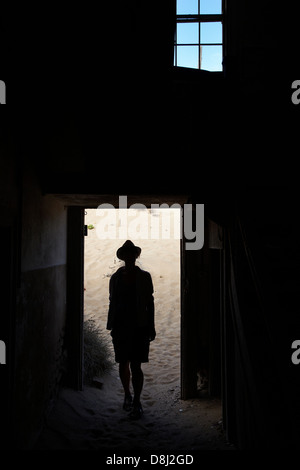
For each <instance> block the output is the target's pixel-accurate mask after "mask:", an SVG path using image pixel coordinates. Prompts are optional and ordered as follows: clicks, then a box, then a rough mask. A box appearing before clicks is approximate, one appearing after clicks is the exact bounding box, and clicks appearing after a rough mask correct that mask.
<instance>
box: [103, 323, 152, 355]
mask: <svg viewBox="0 0 300 470" xmlns="http://www.w3.org/2000/svg"><path fill="white" fill-rule="evenodd" d="M111 336H112V341H113V346H114V351H115V361H116V362H127V361H129V362H133V361H134V362H149V349H150V341H149V331H148V328H135V329H133V330H127V329H122V330H119V331H118V330H115V329H114V330H112V332H111Z"/></svg>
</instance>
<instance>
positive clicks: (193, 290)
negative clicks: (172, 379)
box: [67, 196, 223, 399]
mask: <svg viewBox="0 0 300 470" xmlns="http://www.w3.org/2000/svg"><path fill="white" fill-rule="evenodd" d="M103 198H104V196H103ZM102 200H103V199H102ZM171 201H172V200H171ZM173 201H174V199H173ZM113 202H114V203H115V204H114V205H115V206H117V202H116V201H113ZM167 202H168V204H172V202H170V200H168V201H167ZM180 202H181V203H182V202H183V203H184V200H181V201H180ZM96 207H97V205H96V204H90V205H88V204H85V205H82V206H80V207H79V206H77V207H75V206H74V207H69V209H68V238H69V241H68V291H67V305H68V312H69V314H68V319H69V320H68V325H67V336H68V340H67V342H68V350H69V358H70V361H69V363H70V367H69V369H70V370H69V374H70V380H69V384H70V385H71V386H74V388H77V389H82V387H83V381H82V378H83V376H82V372H83V370H82V359H83V347H82V328H83V319H84V310H85V305H84V304H85V301H86V300H88V298H89V297H91V296H92V295H93V293H95V292H96V291H98V294H97V295H99V289H100V287H99V286H100V284H101V285H102V295H100V298H99V297H98V300H97V301H95V300H94V305H93V311H90V315H95V314H97V315H98V313H99V311H100V309H101V311H102V320H101V321H102V326H101V329H102V330H103V331H106V315H107V309H108V284H109V278H110V275H111V274H112V272H113V271H114V270H115V269H117V267H118V262H119V261H118V259H117V258H116V256H115V254H116V250H117V248H118V247H119V246H121V244H122V240H120V239H115V240H109V242H110V243H111V246H110V248H109V249H107V248H105V249H104V242H105V243H106V241H105V239H102V240H101V237H100V240H97V243H98V247H97V251H96V252H95V254H94V255H93V258H92V263H93V265H94V267H93V266H92V265H90V266H89V267H88V266H87V263H84V248H85V244H86V243H88V241H87V240H91V239H92V237H94V238H96V239H97V238H98V237H99V233H100V232H99V227H98V225H99V224H97V218H96V219H95V220H88V222H87V223H86V220H85V217H86V216H85V212H87V209H86V208H88V210H95V208H96ZM147 207H149V205H148V206H147ZM122 210H124V209H122ZM129 210H131V209H129ZM148 216H149V214H148ZM152 219H153V220H154V221H156V222H157V220H158V215H157V214H155V213H153V214H152ZM137 221H138V218H136V219H135V222H136V223H135V225H134V224H133V225H132V226H131V229H132V228H133V227H134V228H135V229H136V230H139V225H140V227H141V224H138V223H137ZM140 221H141V219H140ZM85 225H87V227H86V233H87V236H86V237H84V226H85ZM88 226H90V228H88ZM120 226H121V224H120V221H119V225H118V227H120ZM149 226H151V224H150V225H148V227H149ZM109 227H113V226H112V225H111V224H106V230H108V229H109ZM167 229H168V227H167ZM172 230H174V227H173V228H172ZM132 231H133V230H131V231H130V233H129V234H126V237H125V239H127V238H132V239H133V238H134V237H133V236H132ZM100 235H101V233H100ZM128 235H129V236H128ZM89 237H90V238H89ZM161 238H162V237H161ZM135 240H136V239H135ZM152 242H153V244H155V243H159V244H160V248H159V250H161V253H163V256H162V255H160V256H156V255H155V250H154V251H153V246H154V245H153V246H152V248H149V249H147V247H146V243H152ZM171 243H173V241H172V240H170V237H168V238H166V239H160V240H157V239H155V238H154V240H151V239H150V240H146V239H143V238H139V237H137V244H139V246H141V248H142V250H143V251H142V256H141V258H140V260H139V262H141V263H142V267H143V268H144V269H146V270H149V271H150V272H151V274H152V273H153V272H155V273H156V274H155V275H156V276H158V278H157V279H158V280H157V281H155V286H154V288H155V289H156V292H155V304H156V317H157V321H160V320H161V319H162V318H165V317H166V313H165V311H164V308H163V305H164V302H163V301H161V299H164V298H165V297H164V296H166V295H168V296H169V298H168V302H170V301H171V300H172V301H176V302H177V304H176V306H175V305H174V304H173V307H171V310H170V311H172V309H173V311H177V312H178V313H177V316H176V322H175V323H176V324H177V327H176V328H177V329H176V333H174V334H173V333H172V332H170V331H173V330H172V328H174V321H173V318H172V317H170V318H169V319H168V321H165V324H164V325H162V326H161V328H160V327H159V324H157V327H158V328H157V329H158V330H159V329H160V332H161V337H160V339H159V337H158V338H157V341H155V342H153V351H155V348H158V346H159V341H162V344H163V340H162V338H163V336H164V335H165V334H166V333H168V334H171V335H172V334H173V336H174V338H175V337H176V341H174V343H173V344H174V345H175V346H174V348H175V350H176V351H175V350H174V348H173V346H172V348H173V349H172V348H171V349H170V351H169V352H168V353H170V354H173V355H174V357H175V356H176V358H177V365H176V366H174V367H176V368H177V370H178V367H179V369H180V370H179V372H178V373H177V374H176V377H177V378H176V380H177V379H178V378H179V379H180V387H179V388H180V396H181V398H182V399H189V398H194V397H197V396H198V382H199V369H201V368H202V365H203V364H202V363H203V361H202V359H201V361H200V364H199V360H198V359H199V358H202V357H203V355H206V362H207V367H208V369H209V371H208V376H209V382H208V385H209V389H208V392H209V394H211V395H217V396H218V395H220V394H221V354H222V351H221V322H222V318H221V316H222V303H223V300H222V298H223V297H222V296H223V293H222V282H221V274H222V242H221V241H220V239H219V227H218V226H216V225H215V224H213V223H211V221H209V220H207V219H205V243H204V246H203V248H202V249H200V250H196V251H186V250H185V249H184V240H182V239H179V240H174V244H175V245H174V246H176V249H174V248H173V249H171ZM163 245H165V248H163ZM169 253H172V256H174V253H176V262H175V264H176V266H177V268H176V269H174V273H175V272H177V274H176V276H177V279H179V282H178V283H177V291H176V294H175V293H174V289H173V290H172V288H171V287H170V286H169V285H168V284H167V282H169V281H170V276H169V275H168V274H167V272H168V270H169V269H170V268H172V269H171V271H172V270H173V266H175V265H174V263H173V262H171V261H170V255H168V254H169ZM106 255H107V256H108V259H107V260H106V265H105V269H104V270H102V271H101V272H100V273H99V272H98V274H97V275H95V279H94V281H93V282H94V285H93V286H84V281H85V279H84V277H86V276H87V274H86V273H85V276H84V270H86V269H89V270H90V272H89V275H93V270H94V269H96V270H97V269H99V267H100V266H101V263H100V261H101V260H102V258H104V257H105V256H106ZM78 258H80V260H78ZM79 261H80V262H79ZM172 263H173V264H172ZM84 264H86V266H85V267H84ZM158 267H159V268H160V270H161V272H159V270H158V271H156V269H157V268H158ZM176 270H177V271H176ZM174 273H172V275H173V274H174ZM97 276H98V278H97ZM160 276H161V277H160ZM98 280H99V283H98ZM173 284H174V283H173ZM178 285H179V286H180V287H179V290H178ZM84 288H85V289H86V290H84ZM173 288H174V285H173ZM160 289H161V290H160ZM157 290H158V291H157ZM101 299H102V300H101ZM178 304H179V308H178ZM160 308H162V309H163V314H160V311H159V309H160ZM160 332H159V331H158V333H160ZM178 335H179V339H178ZM165 351H166V349H165ZM165 357H167V355H165ZM178 358H179V363H178ZM149 367H150V364H149ZM164 378H165V377H164Z"/></svg>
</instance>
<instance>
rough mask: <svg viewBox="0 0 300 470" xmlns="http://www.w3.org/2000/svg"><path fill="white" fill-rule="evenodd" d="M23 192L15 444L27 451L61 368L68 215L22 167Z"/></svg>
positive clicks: (17, 321)
mask: <svg viewBox="0 0 300 470" xmlns="http://www.w3.org/2000/svg"><path fill="white" fill-rule="evenodd" d="M22 189H23V190H22V199H23V201H22V230H21V269H20V275H19V281H18V285H19V287H18V295H17V307H16V331H15V336H16V338H17V342H16V347H15V378H14V396H13V402H14V403H13V411H14V416H13V420H14V429H15V434H16V435H15V436H14V439H15V445H16V446H17V447H19V446H21V447H22V448H27V447H30V446H31V445H32V443H33V442H34V440H35V439H36V437H37V435H38V433H39V431H40V429H41V426H42V424H43V419H44V417H45V414H46V413H47V411H49V407H50V406H51V402H52V400H53V398H54V397H55V394H56V392H57V389H58V385H59V381H60V379H61V375H62V370H63V366H64V348H63V338H64V326H65V317H66V210H65V208H64V206H63V205H62V204H61V203H60V202H58V201H57V200H56V199H55V198H53V197H52V196H43V195H42V193H41V191H40V189H39V186H38V183H37V180H36V177H35V174H34V172H31V171H30V169H29V167H28V168H27V167H26V164H25V169H24V175H23V188H22Z"/></svg>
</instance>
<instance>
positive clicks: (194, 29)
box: [174, 0, 223, 71]
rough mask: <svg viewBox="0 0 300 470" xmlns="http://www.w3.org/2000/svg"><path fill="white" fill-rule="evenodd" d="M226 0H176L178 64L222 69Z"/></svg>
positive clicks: (175, 46) (205, 68)
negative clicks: (224, 2)
mask: <svg viewBox="0 0 300 470" xmlns="http://www.w3.org/2000/svg"><path fill="white" fill-rule="evenodd" d="M222 20H223V16H222V0H176V35H175V44H174V65H175V66H179V67H189V68H193V69H202V70H208V71H222V59H223V24H222Z"/></svg>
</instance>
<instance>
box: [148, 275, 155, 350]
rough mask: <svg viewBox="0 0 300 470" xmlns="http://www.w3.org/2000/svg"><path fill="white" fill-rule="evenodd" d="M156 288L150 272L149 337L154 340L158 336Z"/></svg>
mask: <svg viewBox="0 0 300 470" xmlns="http://www.w3.org/2000/svg"><path fill="white" fill-rule="evenodd" d="M153 293H154V289H153V282H152V278H151V275H150V274H149V297H148V303H147V310H148V313H149V339H150V341H153V340H154V339H155V337H156V331H155V307H154V296H153Z"/></svg>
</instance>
